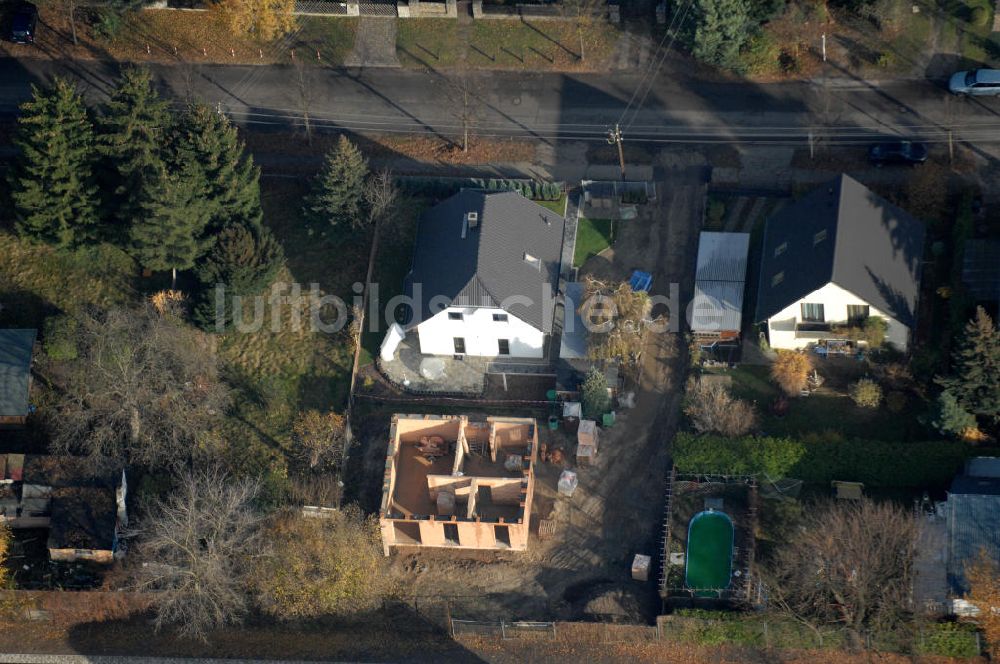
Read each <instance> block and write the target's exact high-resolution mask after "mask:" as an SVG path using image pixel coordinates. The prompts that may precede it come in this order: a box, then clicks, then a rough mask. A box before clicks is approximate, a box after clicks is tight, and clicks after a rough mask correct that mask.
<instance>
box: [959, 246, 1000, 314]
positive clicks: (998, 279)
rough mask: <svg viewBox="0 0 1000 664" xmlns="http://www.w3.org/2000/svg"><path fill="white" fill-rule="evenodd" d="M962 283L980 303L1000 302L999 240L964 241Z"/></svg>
mask: <svg viewBox="0 0 1000 664" xmlns="http://www.w3.org/2000/svg"><path fill="white" fill-rule="evenodd" d="M962 281H963V282H965V285H966V286H967V287H968V288H969V293H971V294H972V296H973V297H974V298H976V299H977V300H980V301H990V302H992V301H1000V240H966V242H965V248H964V250H963V253H962Z"/></svg>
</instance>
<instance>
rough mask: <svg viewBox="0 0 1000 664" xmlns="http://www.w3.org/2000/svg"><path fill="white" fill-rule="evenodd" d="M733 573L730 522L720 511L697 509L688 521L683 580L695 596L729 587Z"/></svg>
mask: <svg viewBox="0 0 1000 664" xmlns="http://www.w3.org/2000/svg"><path fill="white" fill-rule="evenodd" d="M732 574H733V522H732V520H731V519H730V518H729V516H727V515H726V514H725V513H723V512H716V511H714V510H708V511H706V512H699V513H698V514H695V515H694V517H693V518H692V519H691V523H690V524H688V541H687V559H686V568H685V570H684V582H685V584H686V585H687V587H688V588H691V589H693V590H699V591H707V592H700V593H698V594H699V595H714V594H715V593H714V592H713V591H719V590H725V589H726V588H728V587H729V582H730V578H731V577H732Z"/></svg>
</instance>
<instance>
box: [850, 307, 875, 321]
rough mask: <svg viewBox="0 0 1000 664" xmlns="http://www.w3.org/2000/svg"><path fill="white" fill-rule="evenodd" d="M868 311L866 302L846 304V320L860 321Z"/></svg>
mask: <svg viewBox="0 0 1000 664" xmlns="http://www.w3.org/2000/svg"><path fill="white" fill-rule="evenodd" d="M869 311H870V309H869V307H868V305H867V304H849V305H847V322H848V323H861V322H863V321H864V320H865V319H866V318H868V313H869Z"/></svg>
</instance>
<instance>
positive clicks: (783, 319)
mask: <svg viewBox="0 0 1000 664" xmlns="http://www.w3.org/2000/svg"><path fill="white" fill-rule="evenodd" d="M803 303H806V304H822V305H823V313H824V321H823V322H826V323H832V324H840V325H845V324H847V307H848V305H867V306H868V307H869V311H868V315H869V316H877V317H879V318H883V319H885V321H886V322H887V323H888V324H889V327H888V329H887V330H886V335H885V340H886V341H887V342H889V343H891V344H892V345H893V346H895V347H896V348H898V349H899V350H901V351H905V350H906V346H907V343H908V342H909V339H910V328H908V327H907V326H906V325H903V324H902V323H900V322H899V321H897V320H896V319H894V318H893V317H892V316H890V315H889V314H887V313H886V312H884V311H880V310H879V309H876V308H875V307H873V306H871V305H869V304H868V303H867V302H865V301H864V300H862V299H861V298H860V297H858V296H857V295H855V294H854V293H851V292H850V291H847V290H844V289H843V288H841V287H840V286H838V285H837V284H835V283H833V282H830V283H828V284H827V285H826V286H823V287H822V288H820V289H818V290H815V291H813V292H812V293H809V294H808V295H806V296H805V297H803V298H802V299H800V300H797V301H796V302H795V303H794V304H790V305H788V306H787V307H785V308H784V309H782V310H781V311H779V312H778V313H776V314H775V315H773V316H771V317H770V318H769V319H768V321H767V337H768V342H769V343H770V345H771V348H784V349H794V348H805V347H806V346H808V345H809V344H811V343H815V342H816V341H817V339H816V335H815V333H810V334H807V335H799V334H797V333H796V326H797V325H800V324H802V323H808V322H811V321H805V320H803V319H802V307H801V305H802V304H803Z"/></svg>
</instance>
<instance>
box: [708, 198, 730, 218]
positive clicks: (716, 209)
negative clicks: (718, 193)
mask: <svg viewBox="0 0 1000 664" xmlns="http://www.w3.org/2000/svg"><path fill="white" fill-rule="evenodd" d="M705 214H706V216H707V217H708V220H709V221H711V222H712V223H714V224H717V223H719V222H720V221H722V218H723V217H724V216H726V204H725V203H723V202H722V201H720V200H718V199H714V200H711V201H709V202H708V209H707V210H706V211H705Z"/></svg>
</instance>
